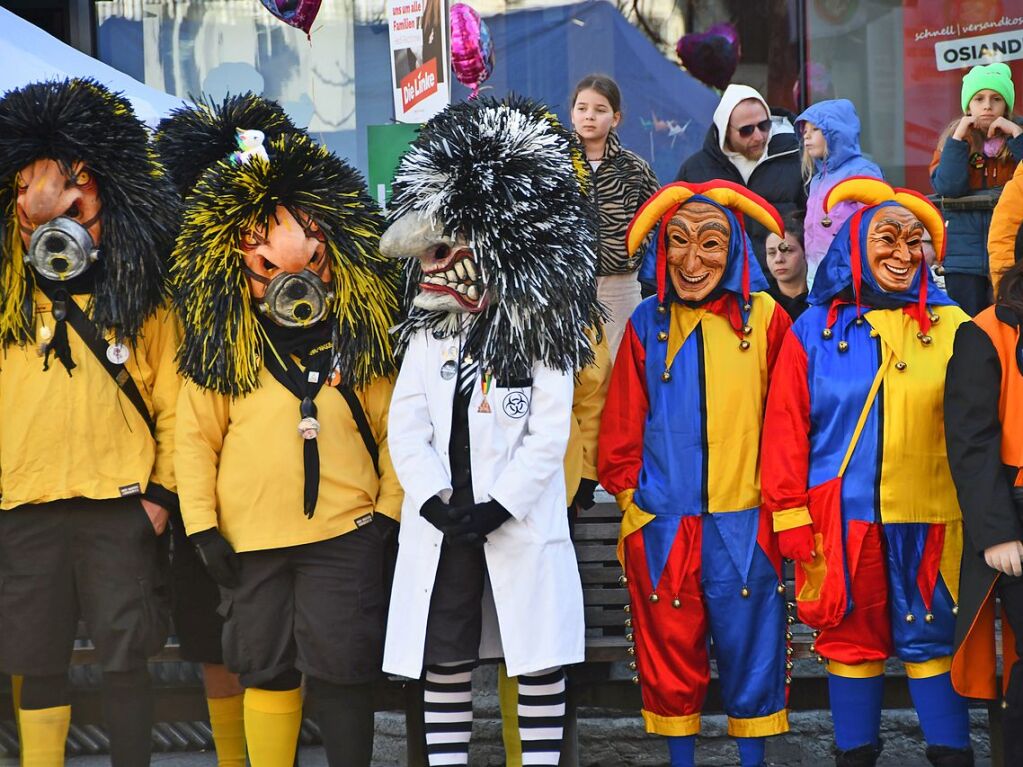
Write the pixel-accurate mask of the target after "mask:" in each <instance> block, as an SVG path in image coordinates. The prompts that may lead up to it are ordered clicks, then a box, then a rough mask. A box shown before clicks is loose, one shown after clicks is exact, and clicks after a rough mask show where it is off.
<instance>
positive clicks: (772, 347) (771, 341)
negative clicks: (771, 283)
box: [767, 303, 792, 381]
mask: <svg viewBox="0 0 1023 767" xmlns="http://www.w3.org/2000/svg"><path fill="white" fill-rule="evenodd" d="M791 327H792V318H791V317H789V313H788V312H787V311H785V310H784V309H782V308H781V304H777V303H776V304H775V305H774V314H772V315H771V323H770V324H769V325H768V326H767V379H768V381H770V380H771V376H772V375H773V374H774V365H775V363H776V362H777V361H778V354H779V353H780V352H781V347H782V343H783V342H784V341H785V336H786V334H787V333H788V332H789V328H791Z"/></svg>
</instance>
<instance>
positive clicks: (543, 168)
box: [391, 97, 601, 379]
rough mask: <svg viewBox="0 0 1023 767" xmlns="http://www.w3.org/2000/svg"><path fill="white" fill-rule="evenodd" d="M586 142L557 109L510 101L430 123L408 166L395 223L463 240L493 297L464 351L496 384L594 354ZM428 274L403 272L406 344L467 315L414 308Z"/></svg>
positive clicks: (595, 310) (473, 105)
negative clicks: (415, 221)
mask: <svg viewBox="0 0 1023 767" xmlns="http://www.w3.org/2000/svg"><path fill="white" fill-rule="evenodd" d="M588 183H589V168H588V167H586V163H585V157H584V155H583V154H582V152H581V149H580V147H579V144H578V143H577V141H576V140H575V139H574V138H573V136H572V134H571V133H570V132H569V131H567V130H565V128H564V127H563V126H561V125H560V124H559V123H558V121H557V118H556V117H554V115H553V114H551V112H550V110H549V109H548V108H547V107H546V106H544V105H542V104H539V103H537V102H534V101H530V100H526V99H521V98H516V97H511V98H509V99H506V100H504V101H496V100H494V99H491V98H480V99H476V100H474V101H469V102H465V103H459V104H454V105H452V106H450V107H448V108H447V109H445V110H444V111H443V112H441V113H440V114H439V115H437V116H436V117H434V118H433V119H432V120H430V121H429V122H428V123H427V124H426V125H425V126H424V127H423V129H422V131H421V132H420V134H419V136H418V138H417V139H416V141H415V142H414V143H413V144H412V147H411V148H410V149H409V151H408V152H407V153H406V154H405V155H404V157H403V158H402V159H401V162H400V164H399V166H398V170H397V174H396V176H395V179H394V184H393V187H392V188H393V190H394V196H393V199H392V203H391V206H392V207H391V219H392V220H396V219H398V218H400V217H401V216H403V215H405V214H407V213H411V212H416V213H418V214H420V215H422V216H432V217H433V218H434V219H435V220H437V221H439V222H440V224H441V225H442V226H443V228H444V234H445V236H449V237H457V236H461V237H464V238H465V240H466V241H468V243H469V244H470V247H471V249H472V251H473V258H474V260H475V262H476V265H477V268H478V269H479V271H480V275H481V281H482V283H483V284H484V285H485V286H486V289H487V291H488V293H489V295H490V296H491V297H492V300H491V301H490V303H489V305H488V306H487V308H486V309H484V310H483V311H482V312H481V313H480V314H478V315H475V317H474V319H473V321H472V322H473V325H472V328H471V329H470V330H469V331H468V334H467V340H466V345H467V351H468V352H469V353H471V354H473V355H474V356H476V357H477V358H478V359H479V360H480V361H481V364H482V365H483V367H484V368H487V369H490V370H491V371H492V372H493V374H494V375H495V376H497V377H498V379H500V378H515V377H521V376H523V375H524V374H527V373H528V371H530V370H531V369H532V367H533V365H534V364H535V363H536V362H537V361H540V362H542V363H544V364H546V365H548V366H549V367H551V368H554V369H556V370H562V371H566V372H568V371H577V370H579V369H581V368H582V367H585V366H586V365H588V364H589V363H590V362H591V361H592V359H593V351H592V348H591V346H590V342H589V340H588V339H587V337H586V334H585V332H584V331H585V329H586V328H587V327H591V326H595V325H596V324H597V321H598V320H599V319H600V313H601V312H600V308H599V304H598V303H597V296H596V265H597V251H596V243H597V236H596V219H595V215H594V211H593V208H592V206H591V204H590V202H589V200H588V198H587V194H586V193H587V186H588ZM421 278H422V269H421V267H420V263H419V260H418V259H414V258H413V259H408V263H407V265H406V295H405V309H406V317H405V319H404V321H403V322H402V323H401V324H400V325H399V327H398V332H399V336H400V339H401V341H402V343H403V344H404V343H407V342H408V340H409V339H410V338H411V337H412V335H414V334H415V333H416V332H418V331H419V330H421V329H424V328H426V329H429V330H431V331H432V332H434V333H435V334H436V335H438V336H441V335H444V334H453V333H456V332H458V331H459V329H460V322H461V319H460V318H461V317H462V315H456V314H451V313H448V312H441V311H429V310H425V309H421V308H419V307H416V306H413V305H412V299H413V298H414V297H415V295H416V293H417V291H418V285H419V282H420V280H421Z"/></svg>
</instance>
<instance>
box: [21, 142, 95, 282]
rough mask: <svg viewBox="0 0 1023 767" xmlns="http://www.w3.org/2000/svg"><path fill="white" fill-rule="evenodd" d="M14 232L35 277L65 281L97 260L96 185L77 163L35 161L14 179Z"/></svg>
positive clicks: (85, 170)
mask: <svg viewBox="0 0 1023 767" xmlns="http://www.w3.org/2000/svg"><path fill="white" fill-rule="evenodd" d="M16 209H17V215H18V227H19V230H20V234H21V242H22V245H23V247H24V248H25V254H26V260H27V261H28V262H29V263H30V264H31V265H32V267H33V268H34V269H35V270H36V272H37V273H38V274H40V275H41V276H43V277H45V278H47V279H51V280H69V279H71V278H73V277H77V276H78V275H80V274H81V273H82V272H84V271H85V270H86V269H88V268H89V267H90V266H91V265H92V264H93V263H94V262H95V261H96V260H97V259H98V257H99V243H100V238H101V235H102V223H101V221H100V212H101V210H102V204H101V203H100V198H99V186H98V184H97V182H96V178H95V177H94V176H93V174H92V172H91V171H90V170H89V169H88V168H87V167H86V166H85V164H84V163H82V162H74V163H71V164H70V165H64V164H62V163H58V162H57V161H56V160H51V159H48V158H40V159H38V160H35V161H34V162H32V163H30V164H29V165H27V166H25V167H24V168H22V169H21V170H20V171H19V172H18V176H17V200H16Z"/></svg>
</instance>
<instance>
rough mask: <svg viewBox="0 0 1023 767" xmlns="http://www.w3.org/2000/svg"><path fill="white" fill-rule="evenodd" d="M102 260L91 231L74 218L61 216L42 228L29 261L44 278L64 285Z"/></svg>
mask: <svg viewBox="0 0 1023 767" xmlns="http://www.w3.org/2000/svg"><path fill="white" fill-rule="evenodd" d="M97 260H99V248H97V247H96V244H95V243H94V242H93V241H92V235H90V234H89V230H88V229H86V228H85V227H84V226H82V225H81V224H79V223H78V222H77V221H75V220H74V219H71V218H68V217H67V216H58V217H57V218H54V219H52V220H50V221H47V222H46V223H45V224H42V225H41V226H39V227H38V228H37V229H36V230H35V231H34V232H33V233H32V239H31V240H30V241H29V244H28V253H26V254H25V261H26V262H28V264H29V265H31V267H32V268H33V269H35V270H36V273H38V274H39V275H40V276H41V277H45V278H46V279H48V280H55V281H58V282H64V281H67V280H70V279H73V278H75V277H77V276H78V275H80V274H82V273H83V272H84V271H85V270H86V269H88V268H89V267H90V266H92V265H93V264H94V263H96V261H97Z"/></svg>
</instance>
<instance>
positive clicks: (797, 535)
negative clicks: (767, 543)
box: [778, 525, 816, 562]
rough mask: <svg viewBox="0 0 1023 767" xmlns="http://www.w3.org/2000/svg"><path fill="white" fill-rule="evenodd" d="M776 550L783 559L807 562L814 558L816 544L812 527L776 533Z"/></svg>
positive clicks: (802, 526)
mask: <svg viewBox="0 0 1023 767" xmlns="http://www.w3.org/2000/svg"><path fill="white" fill-rule="evenodd" d="M778 550H779V551H780V552H781V555H782V556H783V557H786V558H788V559H794V560H796V561H797V562H809V561H810V560H811V559H813V558H814V556H815V550H816V544H815V542H814V538H813V526H812V525H800V526H799V527H793V528H791V529H789V530H781V531H780V532H779V533H778Z"/></svg>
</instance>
